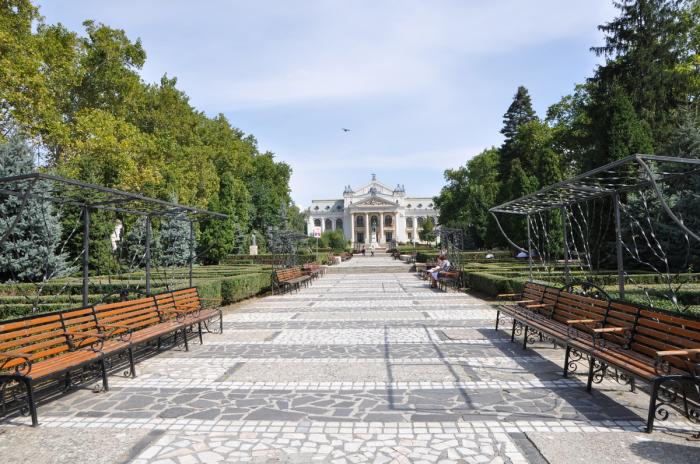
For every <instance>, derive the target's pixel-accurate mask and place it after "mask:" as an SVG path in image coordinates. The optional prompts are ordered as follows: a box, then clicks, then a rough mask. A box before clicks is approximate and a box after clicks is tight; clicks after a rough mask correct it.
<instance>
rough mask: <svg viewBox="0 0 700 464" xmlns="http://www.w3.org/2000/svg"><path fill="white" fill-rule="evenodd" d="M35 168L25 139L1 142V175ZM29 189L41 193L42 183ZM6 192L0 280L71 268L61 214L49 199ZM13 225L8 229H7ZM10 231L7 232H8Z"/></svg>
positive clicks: (30, 278) (41, 276)
mask: <svg viewBox="0 0 700 464" xmlns="http://www.w3.org/2000/svg"><path fill="white" fill-rule="evenodd" d="M33 170H34V163H33V156H32V153H31V151H30V150H29V148H28V147H27V145H26V144H25V143H24V142H21V141H19V140H16V139H14V140H12V141H11V142H10V143H3V144H0V177H6V176H15V175H20V174H27V173H30V172H32V171H33ZM34 189H35V190H33V192H32V193H34V194H38V195H39V196H41V194H42V193H47V192H42V190H43V187H41V186H35V187H34ZM22 202H23V201H22V199H21V198H19V197H15V196H8V197H7V198H6V199H5V201H3V202H2V203H0V238H5V241H4V242H3V243H2V248H0V280H2V281H8V280H13V281H20V282H38V281H42V280H49V279H53V278H57V277H62V276H64V275H67V274H69V273H70V272H71V271H72V269H71V268H70V267H69V265H68V261H67V260H68V257H67V255H66V254H65V253H64V252H63V250H62V246H61V243H62V240H61V231H62V229H61V221H60V217H59V216H58V214H57V213H56V211H55V210H54V208H53V205H52V204H51V203H49V202H48V201H42V200H38V199H35V198H30V199H28V201H27V202H26V204H25V205H24V208H22ZM10 228H12V230H11V231H10V230H9V229H10ZM8 234H9V235H8Z"/></svg>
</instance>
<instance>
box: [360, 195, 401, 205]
mask: <svg viewBox="0 0 700 464" xmlns="http://www.w3.org/2000/svg"><path fill="white" fill-rule="evenodd" d="M352 206H353V207H362V206H397V205H396V203H394V202H392V201H389V200H385V199H383V198H380V197H378V196H374V195H373V196H371V197H369V198H367V199H365V200H362V201H358V202H357V203H353V205H352Z"/></svg>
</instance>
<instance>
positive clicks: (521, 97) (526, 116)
mask: <svg viewBox="0 0 700 464" xmlns="http://www.w3.org/2000/svg"><path fill="white" fill-rule="evenodd" d="M535 119H537V115H536V114H535V110H534V109H532V99H531V98H530V93H529V92H528V90H527V89H526V88H525V87H523V86H520V87H518V90H517V91H516V93H515V96H514V97H513V102H512V103H511V104H510V106H509V107H508V110H507V111H506V112H505V114H504V115H503V128H502V129H501V134H503V137H504V141H503V145H502V146H501V166H500V173H501V176H502V178H504V179H505V178H507V177H508V175H509V174H510V166H511V162H512V161H513V160H514V159H515V158H519V157H521V155H522V153H520V152H519V151H518V150H517V148H516V147H514V146H513V141H514V139H515V137H516V135H517V134H518V131H519V129H520V126H522V125H523V124H527V123H528V122H530V121H533V120H535Z"/></svg>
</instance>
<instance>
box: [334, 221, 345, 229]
mask: <svg viewBox="0 0 700 464" xmlns="http://www.w3.org/2000/svg"><path fill="white" fill-rule="evenodd" d="M335 228H336V230H343V220H342V219H336V220H335Z"/></svg>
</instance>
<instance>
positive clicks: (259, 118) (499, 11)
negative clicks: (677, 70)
mask: <svg viewBox="0 0 700 464" xmlns="http://www.w3.org/2000/svg"><path fill="white" fill-rule="evenodd" d="M38 3H39V5H40V7H41V13H42V14H43V15H44V17H45V18H46V21H47V22H49V23H56V22H61V23H63V24H65V25H66V26H68V27H69V28H70V29H72V30H76V31H81V32H82V31H83V28H82V25H81V23H82V22H83V21H84V20H85V19H94V20H96V21H99V22H103V23H105V24H107V25H109V26H111V27H114V28H121V29H124V30H125V31H126V32H127V34H128V35H129V37H131V38H132V39H134V40H135V39H136V38H141V40H142V42H143V45H144V48H145V49H146V52H147V62H146V65H145V66H144V69H143V71H142V76H143V78H144V80H146V81H147V82H155V81H158V80H159V79H160V77H161V76H162V75H163V74H165V73H167V74H168V75H169V76H171V77H172V76H175V77H177V78H178V83H179V87H180V88H181V89H182V90H184V91H185V92H186V93H187V94H188V95H189V96H190V98H191V103H192V104H193V105H194V106H195V107H196V108H198V109H200V110H203V111H205V112H206V113H207V114H209V115H215V114H217V113H224V114H225V115H226V116H227V117H228V118H229V120H230V121H231V122H232V124H233V125H235V126H236V127H239V128H241V129H242V130H244V131H246V132H248V133H252V134H254V135H255V136H256V138H257V139H258V142H259V145H260V148H261V150H270V151H272V152H274V153H276V154H277V157H278V159H280V160H283V161H285V162H287V163H289V164H290V165H291V166H292V168H293V170H294V174H293V176H292V182H291V187H292V197H293V199H294V200H295V202H296V203H298V204H299V205H300V206H302V207H304V208H305V207H307V206H308V204H309V202H310V200H311V199H312V198H337V197H340V196H341V195H342V190H343V186H344V185H346V184H350V185H353V186H359V185H361V184H364V183H366V182H367V181H368V180H369V178H370V173H376V174H377V176H378V178H379V179H380V180H383V181H384V182H385V183H387V184H389V185H395V184H397V183H402V184H405V186H406V190H407V193H408V194H409V195H416V196H418V195H435V194H437V193H438V192H439V190H440V188H441V186H442V185H443V171H444V170H445V169H448V168H454V167H457V166H459V165H461V164H464V163H465V162H466V161H467V160H468V159H469V158H471V157H472V156H474V155H476V154H477V153H479V152H480V151H481V150H482V149H484V148H487V147H489V146H491V145H498V144H500V143H501V135H500V133H499V130H500V128H501V124H502V115H503V113H504V112H505V110H506V109H507V107H508V105H509V104H510V101H511V99H512V96H513V94H514V93H515V90H516V88H517V86H518V85H525V86H526V87H528V89H529V90H530V92H531V94H532V97H533V101H534V105H535V109H536V110H537V112H538V114H540V115H544V112H545V111H546V108H547V107H548V106H549V105H551V104H552V103H555V102H556V101H558V100H559V99H560V98H561V97H562V96H563V95H565V94H567V93H570V92H571V91H572V89H573V87H574V85H575V84H576V83H578V82H582V81H584V80H585V78H586V77H588V76H590V75H591V74H592V72H593V68H594V66H595V64H596V63H597V60H598V59H597V58H596V57H595V56H594V55H593V54H592V53H590V52H589V50H588V49H589V47H590V46H592V45H596V44H599V43H601V40H602V36H601V35H600V33H599V32H598V31H597V29H596V26H597V25H598V24H600V23H602V22H606V21H608V20H610V19H611V18H612V17H613V16H614V14H615V10H614V9H613V8H612V6H611V2H610V0H587V1H580V0H531V1H524V0H493V1H482V0H454V1H448V0H431V1H428V0H423V1H414V0H372V1H363V0H353V1H349V0H347V1H341V0H334V1H332V0H303V1H302V0H298V1H290V0H277V1H271V0H269V1H268V0H257V1H254V0H249V1H237V0H228V1H224V0H218V1H209V0H200V1H198V2H192V1H182V0H138V1H135V0H120V1H117V2H107V1H95V0H90V1H84V0H61V1H58V0H54V1H49V0H42V1H39V2H38ZM342 127H347V128H349V129H351V132H348V133H345V132H343V131H341V128H342Z"/></svg>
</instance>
